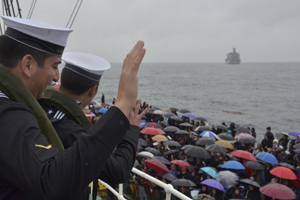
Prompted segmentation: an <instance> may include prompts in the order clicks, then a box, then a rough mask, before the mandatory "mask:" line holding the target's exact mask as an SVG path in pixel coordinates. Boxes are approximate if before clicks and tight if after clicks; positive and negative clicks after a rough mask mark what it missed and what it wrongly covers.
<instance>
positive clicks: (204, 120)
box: [195, 117, 207, 122]
mask: <svg viewBox="0 0 300 200" xmlns="http://www.w3.org/2000/svg"><path fill="white" fill-rule="evenodd" d="M195 120H199V121H202V122H207V119H205V118H204V117H195Z"/></svg>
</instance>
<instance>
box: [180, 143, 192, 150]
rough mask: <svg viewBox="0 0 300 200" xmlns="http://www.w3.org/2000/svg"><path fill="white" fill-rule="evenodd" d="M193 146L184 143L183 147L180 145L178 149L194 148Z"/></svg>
mask: <svg viewBox="0 0 300 200" xmlns="http://www.w3.org/2000/svg"><path fill="white" fill-rule="evenodd" d="M194 147H195V146H194V145H191V144H186V145H184V146H183V147H181V148H180V149H181V150H186V149H189V148H194Z"/></svg>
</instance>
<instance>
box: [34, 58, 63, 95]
mask: <svg viewBox="0 0 300 200" xmlns="http://www.w3.org/2000/svg"><path fill="white" fill-rule="evenodd" d="M60 63H61V57H58V56H51V57H49V58H47V59H46V60H45V63H44V65H43V66H38V65H37V63H36V62H35V66H34V67H35V71H34V73H33V75H32V77H31V84H32V85H31V86H30V92H31V93H32V95H33V96H34V97H35V98H36V99H40V98H42V97H43V96H44V92H45V91H46V88H47V86H48V85H49V84H50V83H51V81H55V82H57V81H58V80H59V70H58V65H59V64H60Z"/></svg>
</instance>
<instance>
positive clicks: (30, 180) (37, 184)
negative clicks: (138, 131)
mask: <svg viewBox="0 0 300 200" xmlns="http://www.w3.org/2000/svg"><path fill="white" fill-rule="evenodd" d="M129 126H130V124H129V121H128V119H127V118H126V116H125V115H124V114H123V112H122V111H121V110H119V109H118V108H117V107H112V108H110V109H109V111H107V112H106V113H105V115H104V116H102V117H101V120H99V122H97V123H96V124H95V125H94V126H93V127H92V128H91V129H90V130H89V131H86V132H85V133H84V134H80V135H79V136H78V137H77V141H76V142H75V143H73V146H72V147H70V148H68V149H66V150H65V151H63V152H62V153H61V154H60V153H59V152H58V150H57V149H56V148H53V147H51V145H50V144H49V143H48V141H47V139H46V138H45V136H44V135H43V134H42V133H41V130H40V128H39V125H38V122H37V119H36V117H35V116H34V114H33V113H32V112H31V110H29V109H28V108H27V107H26V106H24V105H23V104H21V103H17V102H13V101H11V100H9V99H8V98H5V95H3V93H2V94H0V133H1V139H0V147H1V151H0V163H1V164H0V199H56V200H57V199H74V197H78V198H79V197H81V196H82V195H83V193H84V191H85V190H86V187H87V185H88V184H89V183H90V182H91V181H92V180H94V178H95V177H97V175H98V173H99V171H100V170H101V169H102V168H103V167H104V165H105V162H103V161H105V160H107V159H108V158H109V156H110V155H111V153H112V152H113V150H114V149H115V147H116V145H117V144H119V143H120V142H121V139H122V138H123V137H124V135H125V133H126V131H127V130H128V129H129ZM78 131H79V130H78ZM128 137H130V136H128ZM95 158H97V159H95Z"/></svg>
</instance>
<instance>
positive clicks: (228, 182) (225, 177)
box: [218, 170, 239, 188]
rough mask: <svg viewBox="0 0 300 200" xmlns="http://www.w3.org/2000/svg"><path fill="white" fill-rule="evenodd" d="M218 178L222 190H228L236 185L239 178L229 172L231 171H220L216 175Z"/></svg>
mask: <svg viewBox="0 0 300 200" xmlns="http://www.w3.org/2000/svg"><path fill="white" fill-rule="evenodd" d="M218 177H219V180H220V183H221V184H222V185H223V187H224V188H228V187H230V186H235V185H236V184H237V181H238V180H239V177H238V175H237V174H235V173H233V172H231V171H228V170H226V171H221V172H219V173H218Z"/></svg>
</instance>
